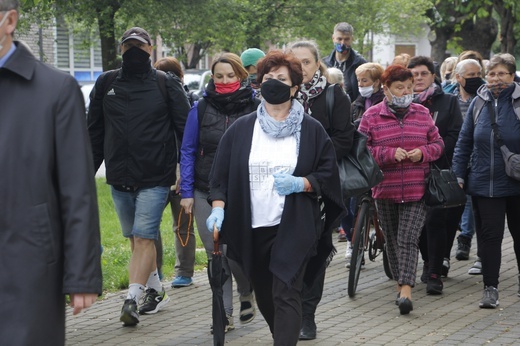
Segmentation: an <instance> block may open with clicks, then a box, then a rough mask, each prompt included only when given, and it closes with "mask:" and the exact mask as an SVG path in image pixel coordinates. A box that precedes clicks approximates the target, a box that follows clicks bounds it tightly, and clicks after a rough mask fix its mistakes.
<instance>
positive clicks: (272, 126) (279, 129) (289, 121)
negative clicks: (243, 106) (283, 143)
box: [256, 100, 304, 153]
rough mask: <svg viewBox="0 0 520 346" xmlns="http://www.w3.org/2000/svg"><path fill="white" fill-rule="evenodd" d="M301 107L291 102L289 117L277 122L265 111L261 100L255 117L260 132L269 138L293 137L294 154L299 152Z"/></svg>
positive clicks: (297, 103)
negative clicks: (260, 129) (294, 141)
mask: <svg viewBox="0 0 520 346" xmlns="http://www.w3.org/2000/svg"><path fill="white" fill-rule="evenodd" d="M303 114H304V112H303V106H302V104H301V103H300V102H298V101H296V100H292V102H291V109H290V110H289V116H288V117H287V118H285V120H284V121H277V120H276V119H274V118H273V117H271V116H270V115H269V114H268V113H267V110H266V109H265V100H262V103H260V106H258V111H257V112H256V116H257V118H258V122H259V123H260V127H261V128H262V130H263V131H264V132H265V133H267V134H268V135H269V136H271V137H275V138H284V137H287V136H292V135H294V136H295V138H296V153H298V152H299V150H300V135H301V129H302V120H303Z"/></svg>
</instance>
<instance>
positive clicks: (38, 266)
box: [0, 0, 102, 345]
mask: <svg viewBox="0 0 520 346" xmlns="http://www.w3.org/2000/svg"><path fill="white" fill-rule="evenodd" d="M18 8H19V2H18V1H15V0H0V95H1V96H0V98H1V102H0V105H1V106H0V148H1V149H0V162H2V166H1V167H2V179H0V306H1V307H2V312H3V314H4V315H5V317H4V318H3V319H2V324H1V326H0V345H37V344H46V345H64V344H65V295H67V294H68V295H69V296H70V302H71V306H72V307H73V308H74V311H73V313H74V314H77V313H79V312H80V311H81V310H82V309H84V308H87V307H89V306H90V305H91V304H93V303H94V302H95V301H96V298H97V296H98V295H99V294H101V292H102V277H101V246H100V235H99V217H98V206H97V197H96V186H95V181H94V167H93V163H92V154H91V150H90V146H89V140H88V134H87V129H86V124H85V107H84V103H83V97H82V95H81V91H80V89H79V86H78V84H77V82H76V81H75V80H74V78H72V76H70V75H69V74H67V73H65V72H61V71H58V70H56V69H54V68H53V67H50V66H47V65H46V64H44V63H42V62H40V61H38V60H36V58H35V57H34V56H33V55H32V53H31V52H30V51H29V49H28V48H27V47H26V46H25V45H24V44H22V43H20V42H18V41H14V40H13V32H14V31H15V28H16V24H17V21H18Z"/></svg>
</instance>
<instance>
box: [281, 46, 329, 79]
mask: <svg viewBox="0 0 520 346" xmlns="http://www.w3.org/2000/svg"><path fill="white" fill-rule="evenodd" d="M290 47H291V48H290V49H289V50H292V49H294V48H307V49H308V50H310V51H311V53H312V55H313V56H314V61H316V62H317V63H318V64H319V67H318V68H319V69H320V71H321V74H322V75H324V76H325V78H328V76H329V72H328V71H327V66H326V65H325V64H324V63H323V61H321V58H320V52H319V49H318V44H317V43H316V42H314V41H297V42H293V43H291V44H290Z"/></svg>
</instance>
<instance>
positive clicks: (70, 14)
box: [23, 0, 431, 69]
mask: <svg viewBox="0 0 520 346" xmlns="http://www.w3.org/2000/svg"><path fill="white" fill-rule="evenodd" d="M23 7H24V9H25V11H26V12H27V13H39V14H42V13H46V14H53V15H56V14H60V15H62V16H64V17H66V18H68V19H69V21H68V22H69V23H74V25H84V26H87V27H88V26H92V27H97V28H98V29H99V30H98V31H99V36H100V38H101V45H102V55H103V68H104V69H108V68H112V67H113V66H114V65H115V64H116V63H117V43H118V38H119V36H120V35H121V33H122V32H123V31H124V30H125V29H127V28H128V27H131V26H142V27H143V28H146V29H147V30H148V31H149V32H150V34H152V35H156V34H159V35H161V38H162V39H163V42H164V43H165V44H167V45H168V46H170V47H174V52H175V55H176V56H177V57H178V58H179V59H180V60H182V62H183V63H184V65H185V66H187V67H194V66H195V65H196V63H197V62H198V61H199V59H200V58H201V57H202V56H203V55H204V53H206V52H210V53H215V52H218V51H224V50H225V51H231V52H234V53H237V54H238V53H240V52H241V51H243V50H244V49H246V48H249V47H258V48H260V49H263V50H267V49H268V48H269V47H271V46H278V47H280V48H282V47H283V46H284V45H286V44H287V43H289V42H291V41H293V40H297V39H302V38H306V39H313V40H315V41H316V42H317V43H318V44H319V46H320V47H321V49H322V53H323V54H328V53H329V51H330V49H332V43H331V34H332V29H333V27H334V25H335V24H336V23H338V22H343V21H346V22H348V23H350V24H352V25H353V26H354V30H355V32H354V35H355V38H356V39H357V41H356V43H355V45H354V48H355V49H357V50H358V51H360V52H361V53H362V54H364V53H366V52H368V51H369V50H370V49H371V44H372V42H371V41H370V40H368V39H367V38H368V37H370V35H372V34H379V33H391V34H398V35H409V34H415V33H418V32H419V30H420V29H421V24H424V23H425V22H426V21H427V19H426V17H425V15H424V14H425V11H426V10H427V9H428V8H430V7H431V0H414V1H408V0H372V1H366V0H321V1H315V0H299V1H289V0H142V1H138V0H83V1H67V0H55V1H52V0H25V1H23ZM32 19H34V18H32ZM32 19H31V17H30V16H28V17H27V20H32Z"/></svg>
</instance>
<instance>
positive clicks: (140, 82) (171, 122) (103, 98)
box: [0, 0, 190, 326]
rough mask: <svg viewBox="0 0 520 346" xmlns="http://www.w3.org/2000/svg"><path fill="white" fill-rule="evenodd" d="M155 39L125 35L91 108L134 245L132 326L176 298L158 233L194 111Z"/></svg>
mask: <svg viewBox="0 0 520 346" xmlns="http://www.w3.org/2000/svg"><path fill="white" fill-rule="evenodd" d="M0 1H1V0H0ZM151 43H152V42H151V39H150V35H149V34H148V33H147V32H146V31H145V30H144V29H141V28H138V27H134V28H131V29H129V30H127V31H126V32H125V33H124V34H123V36H122V37H121V55H122V58H123V64H122V66H121V69H118V70H113V71H107V72H105V73H103V74H102V75H101V76H99V78H98V80H97V81H96V85H95V87H94V89H93V90H92V94H91V98H90V99H91V101H90V107H89V112H88V129H89V133H90V139H91V141H90V142H91V145H92V153H93V156H94V165H95V169H96V170H97V169H98V168H99V166H100V165H101V162H102V161H103V160H104V161H105V167H106V173H107V174H106V177H107V183H108V184H109V185H110V186H111V190H112V199H113V201H114V206H115V209H116V212H117V215H118V217H119V221H120V224H121V230H122V232H123V236H124V237H125V238H127V239H129V240H130V243H131V248H132V256H131V257H130V265H129V269H128V272H129V273H128V277H129V287H128V294H127V297H126V299H125V301H124V304H123V307H122V309H121V315H120V317H119V319H120V321H121V322H123V325H125V326H135V325H136V324H137V323H139V315H143V314H154V313H156V312H158V311H159V310H160V309H161V308H162V307H163V306H164V305H165V304H167V303H168V301H169V300H170V298H169V297H168V295H167V294H166V291H165V290H164V288H163V286H162V284H161V281H160V280H159V273H158V271H157V263H156V249H155V240H156V239H157V238H158V234H159V226H160V223H161V216H162V213H163V210H164V206H165V204H166V200H167V198H168V194H169V193H170V186H172V185H175V180H176V176H177V175H176V172H175V171H176V167H177V152H178V148H177V141H176V139H178V141H179V143H180V142H182V136H183V132H184V125H185V123H186V118H187V116H188V111H189V110H190V105H189V103H188V99H187V97H186V93H185V91H184V89H183V86H182V84H181V81H180V80H179V78H177V76H175V75H173V74H166V73H164V72H163V71H157V70H156V69H154V68H153V67H152V65H151V59H150V55H151V53H152V50H153V47H152V44H151ZM161 81H162V82H161ZM161 85H162V87H161ZM138 304H140V306H139V308H138V307H137V305H138Z"/></svg>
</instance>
